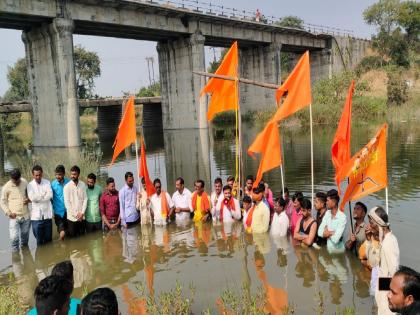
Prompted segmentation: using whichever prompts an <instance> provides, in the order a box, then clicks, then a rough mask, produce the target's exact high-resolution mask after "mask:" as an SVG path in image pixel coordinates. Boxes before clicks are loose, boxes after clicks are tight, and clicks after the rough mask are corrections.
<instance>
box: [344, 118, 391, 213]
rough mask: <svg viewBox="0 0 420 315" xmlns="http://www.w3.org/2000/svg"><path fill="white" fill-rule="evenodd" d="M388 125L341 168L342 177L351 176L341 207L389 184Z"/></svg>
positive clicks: (383, 126)
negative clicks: (387, 161)
mask: <svg viewBox="0 0 420 315" xmlns="http://www.w3.org/2000/svg"><path fill="white" fill-rule="evenodd" d="M387 130H388V125H387V124H384V125H382V127H381V129H380V130H379V131H378V132H377V134H376V135H375V137H373V138H372V139H371V140H370V141H369V143H368V144H367V145H365V146H364V147H363V148H362V149H361V150H360V151H359V152H357V153H356V154H355V155H354V156H353V157H352V158H351V159H350V160H349V161H348V162H347V163H346V164H345V165H344V166H343V167H342V168H341V170H340V174H339V176H340V178H345V177H348V178H349V184H348V186H347V189H346V193H345V194H344V197H343V200H342V202H341V205H340V209H342V210H343V209H344V206H345V204H346V203H347V202H348V201H353V200H357V199H360V198H363V197H365V196H367V195H370V194H372V193H374V192H376V191H378V190H381V189H383V188H385V187H387V186H388V178H387V163H386V137H387Z"/></svg>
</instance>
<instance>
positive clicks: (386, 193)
mask: <svg viewBox="0 0 420 315" xmlns="http://www.w3.org/2000/svg"><path fill="white" fill-rule="evenodd" d="M385 210H386V214H388V186H386V187H385Z"/></svg>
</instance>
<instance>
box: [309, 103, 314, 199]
mask: <svg viewBox="0 0 420 315" xmlns="http://www.w3.org/2000/svg"><path fill="white" fill-rule="evenodd" d="M309 120H310V129H311V193H312V198H311V200H312V207H313V206H314V137H313V131H312V104H309Z"/></svg>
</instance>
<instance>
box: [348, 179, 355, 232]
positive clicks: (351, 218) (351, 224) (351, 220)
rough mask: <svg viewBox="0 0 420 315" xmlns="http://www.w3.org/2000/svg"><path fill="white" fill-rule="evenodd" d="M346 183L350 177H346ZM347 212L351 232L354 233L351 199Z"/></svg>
mask: <svg viewBox="0 0 420 315" xmlns="http://www.w3.org/2000/svg"><path fill="white" fill-rule="evenodd" d="M347 184H350V178H348V177H347ZM349 214H350V226H351V232H352V233H354V228H353V216H352V214H351V201H350V200H349Z"/></svg>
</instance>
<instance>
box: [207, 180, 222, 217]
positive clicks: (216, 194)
mask: <svg viewBox="0 0 420 315" xmlns="http://www.w3.org/2000/svg"><path fill="white" fill-rule="evenodd" d="M222 187H223V182H222V179H221V178H220V177H217V178H216V179H215V180H214V190H213V191H212V193H211V196H210V200H211V215H212V217H213V221H216V220H217V219H218V218H216V206H217V204H218V202H219V201H220V199H222V198H223V193H222Z"/></svg>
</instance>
